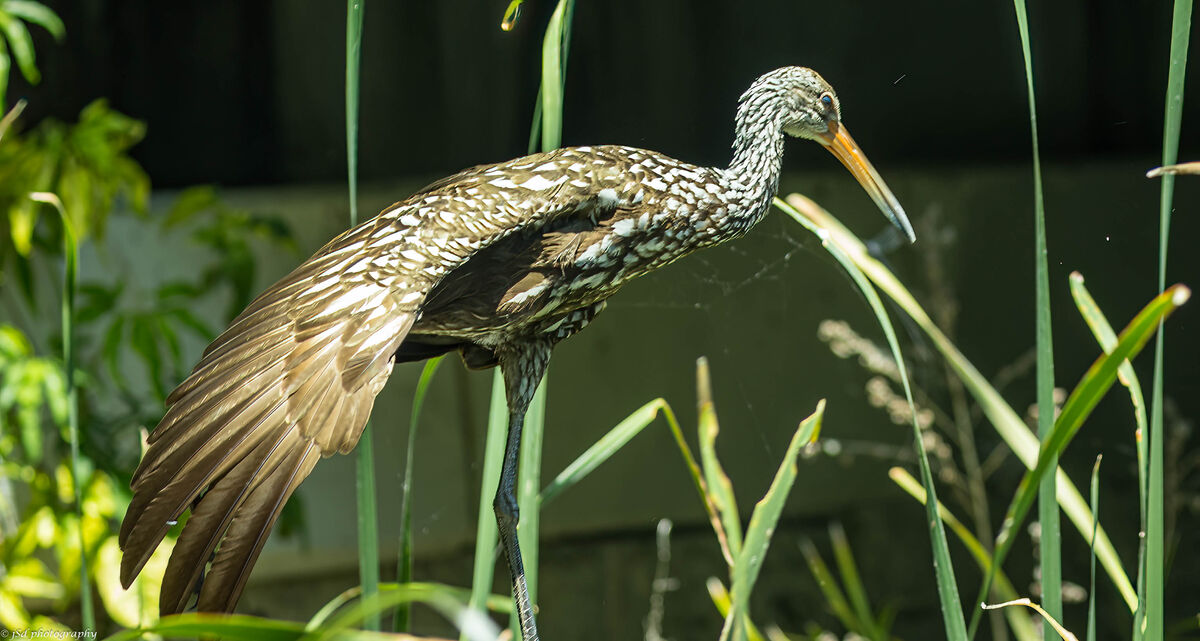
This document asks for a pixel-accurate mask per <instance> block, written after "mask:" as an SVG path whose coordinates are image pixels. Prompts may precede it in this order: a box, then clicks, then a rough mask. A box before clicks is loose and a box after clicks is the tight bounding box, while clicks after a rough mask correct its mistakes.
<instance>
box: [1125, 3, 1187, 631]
mask: <svg viewBox="0 0 1200 641" xmlns="http://www.w3.org/2000/svg"><path fill="white" fill-rule="evenodd" d="M1191 25H1192V1H1191V0H1175V8H1174V11H1173V12H1172V16H1171V54H1170V55H1171V64H1170V70H1169V71H1168V73H1167V96H1166V113H1165V114H1164V116H1163V155H1162V158H1163V162H1162V164H1163V165H1164V166H1166V165H1173V164H1175V162H1176V161H1177V160H1178V159H1179V131H1180V128H1181V127H1182V124H1183V88H1184V82H1183V81H1184V76H1185V72H1186V71H1187V50H1188V40H1189V38H1190V36H1191ZM1174 198H1175V176H1173V175H1166V176H1163V178H1162V187H1161V192H1160V195H1159V235H1158V288H1159V290H1162V289H1164V288H1165V287H1166V284H1167V246H1168V240H1169V238H1170V236H1171V210H1172V207H1173V206H1174V202H1173V201H1174ZM1164 340H1165V338H1164V335H1163V332H1161V331H1160V332H1159V333H1158V337H1157V338H1156V339H1155V345H1154V383H1153V387H1152V390H1151V393H1150V394H1151V403H1152V407H1153V412H1152V414H1151V416H1150V433H1149V435H1148V436H1149V440H1150V443H1149V479H1148V481H1149V482H1148V487H1147V492H1146V556H1145V559H1144V563H1145V564H1144V574H1145V589H1146V598H1145V600H1144V601H1143V603H1144V609H1145V637H1144V638H1146V639H1149V640H1150V641H1160V640H1161V639H1162V638H1163V636H1164V628H1163V625H1164V621H1163V599H1164V594H1163V588H1164V585H1163V584H1164V583H1165V581H1166V571H1165V567H1164V566H1165V554H1164V553H1165V549H1164V548H1165V545H1166V542H1165V541H1164V531H1163V527H1164V525H1163V442H1164V441H1165V440H1166V434H1165V432H1164V430H1163V357H1164V350H1163V341H1164ZM1136 625H1138V622H1135V626H1136Z"/></svg>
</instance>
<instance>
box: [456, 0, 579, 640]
mask: <svg viewBox="0 0 1200 641" xmlns="http://www.w3.org/2000/svg"><path fill="white" fill-rule="evenodd" d="M572 4H573V0H559V3H558V6H557V7H555V10H554V13H553V14H552V15H551V18H550V24H549V25H547V27H546V34H545V36H544V37H543V39H542V86H541V87H540V89H539V90H538V101H537V106H536V107H535V109H534V120H533V124H532V126H531V127H530V145H531V146H532V141H533V140H534V135H535V132H536V131H537V129H538V128H539V126H540V127H541V132H542V151H549V150H551V149H556V148H557V147H558V146H559V143H560V141H561V139H562V96H563V83H564V81H565V76H564V73H565V69H566V63H567V52H566V48H565V44H566V40H565V34H567V33H569V32H570V17H571V14H572V11H571V9H570V5H572ZM514 17H515V16H514ZM506 19H507V13H506ZM530 151H532V149H531V150H530ZM548 378H549V376H548V375H547V376H544V377H543V378H542V382H541V384H540V385H538V389H537V391H536V393H535V394H534V396H533V400H532V402H530V404H529V411H528V412H526V415H525V423H524V426H523V427H522V431H521V463H520V472H519V477H518V478H519V480H518V485H517V505H518V508H519V509H520V513H521V521H520V524H519V525H518V526H517V538H518V540H519V541H520V545H521V556H522V561H523V562H524V565H525V581H526V584H527V586H528V589H529V598H530V600H531V601H532V602H534V603H536V602H537V583H538V581H537V577H538V523H539V518H540V515H539V512H540V509H541V506H540V496H539V494H540V490H541V464H542V435H543V433H544V430H545V415H546V384H547V380H548ZM493 403H495V399H494V398H493ZM501 447H503V446H501ZM480 518H481V519H482V518H483V514H482V513H481V514H480ZM476 587H478V586H476ZM512 629H513V633H514V634H519V630H520V625H519V623H518V621H517V617H516V614H515V613H514V614H513V616H512Z"/></svg>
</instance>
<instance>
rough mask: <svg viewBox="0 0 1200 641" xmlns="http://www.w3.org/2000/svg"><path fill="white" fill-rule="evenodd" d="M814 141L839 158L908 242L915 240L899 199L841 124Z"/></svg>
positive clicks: (915, 237) (915, 236)
mask: <svg viewBox="0 0 1200 641" xmlns="http://www.w3.org/2000/svg"><path fill="white" fill-rule="evenodd" d="M817 142H819V143H821V144H822V145H824V146H825V148H826V149H828V150H829V152H830V153H832V154H833V155H834V156H837V159H838V160H840V161H842V164H843V165H845V166H846V169H849V170H850V173H851V174H853V175H854V178H855V179H856V180H857V181H858V184H860V185H862V186H863V189H865V190H867V193H868V194H870V195H871V200H874V201H875V204H876V205H878V206H879V209H880V210H881V211H883V215H885V216H887V217H888V220H890V221H892V224H893V225H895V226H896V227H897V228H898V229H899V230H900V231H902V232H904V236H905V238H908V242H910V243H915V242H917V235H916V234H914V233H913V228H912V225H911V224H910V223H909V222H908V216H906V215H904V208H903V207H901V206H900V201H898V200H896V196H895V194H893V193H892V190H891V189H888V186H887V183H885V182H883V178H880V177H879V172H877V171H875V167H873V166H871V162H870V161H869V160H867V157H866V156H865V155H863V152H862V150H861V149H859V148H858V143H856V142H854V139H853V138H851V137H850V132H849V131H846V126H845V125H843V124H841V123H838V124H836V125H834V126H833V127H831V128H830V130H829V133H828V134H826V135H825V136H818V137H817Z"/></svg>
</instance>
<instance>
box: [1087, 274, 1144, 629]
mask: <svg viewBox="0 0 1200 641" xmlns="http://www.w3.org/2000/svg"><path fill="white" fill-rule="evenodd" d="M1070 282H1071V296H1072V298H1074V299H1075V306H1076V307H1078V308H1079V314H1080V316H1082V317H1083V320H1084V322H1085V323H1087V326H1088V329H1090V330H1091V331H1092V335H1093V336H1095V337H1096V342H1097V343H1099V344H1100V347H1101V348H1102V349H1103V350H1104V351H1105V352H1106V353H1107V352H1111V351H1112V350H1113V348H1114V347H1116V345H1117V333H1116V332H1114V331H1113V328H1112V325H1110V324H1109V322H1108V319H1107V318H1105V316H1104V313H1103V312H1101V311H1100V306H1099V305H1097V304H1096V301H1095V299H1093V298H1092V295H1091V293H1090V292H1088V290H1087V287H1086V286H1085V285H1084V284H1083V275H1082V274H1080V273H1079V272H1072V273H1071V277H1070ZM1160 331H1161V328H1160ZM1117 380H1119V381H1120V382H1121V384H1122V385H1124V386H1125V387H1126V388H1128V389H1129V398H1130V401H1131V402H1132V404H1133V417H1134V421H1135V423H1136V425H1137V429H1136V430H1135V431H1134V447H1135V448H1136V450H1137V473H1138V516H1139V523H1140V527H1139V531H1140V532H1145V531H1146V483H1147V477H1148V471H1147V469H1146V463H1147V461H1146V434H1148V433H1149V427H1148V425H1147V421H1146V399H1145V397H1144V396H1143V395H1142V385H1141V382H1140V381H1139V380H1138V376H1137V373H1136V372H1135V371H1134V369H1133V365H1132V364H1131V363H1130V362H1129V361H1125V362H1124V363H1121V367H1120V368H1118V369H1117ZM1093 503H1094V501H1093ZM1093 520H1095V519H1093ZM1091 551H1092V554H1093V556H1094V555H1095V553H1096V549H1095V546H1091ZM1145 558H1146V537H1144V536H1141V537H1138V566H1137V568H1138V572H1137V603H1138V606H1137V610H1136V611H1135V612H1134V617H1133V620H1134V621H1137V622H1140V621H1141V620H1142V615H1143V609H1144V606H1145V603H1146V577H1145V566H1144V564H1143V561H1144V559H1145ZM1092 589H1093V590H1095V586H1093V588H1092ZM1132 638H1133V639H1134V641H1140V639H1141V638H1142V626H1141V625H1140V623H1139V624H1138V625H1136V626H1134V631H1133V635H1132Z"/></svg>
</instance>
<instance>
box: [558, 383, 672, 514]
mask: <svg viewBox="0 0 1200 641" xmlns="http://www.w3.org/2000/svg"><path fill="white" fill-rule="evenodd" d="M665 404H666V401H664V400H662V399H661V398H656V399H654V400H653V401H650V402H649V403H646V404H645V405H643V406H641V407H639V408H638V409H636V410H634V411H633V413H632V414H630V415H629V416H627V417H625V419H624V420H622V421H621V422H620V423H617V425H616V427H613V428H612V429H611V430H609V431H608V433H607V434H605V435H604V436H602V437H601V438H600V440H598V441H596V442H595V443H593V444H592V446H591V447H589V448H588V449H587V450H586V451H585V452H584V453H583V454H580V455H579V457H578V458H576V459H575V460H574V461H572V462H571V464H570V465H568V466H567V467H565V468H563V471H562V472H559V474H558V476H556V477H554V480H553V481H551V482H550V484H549V485H547V486H546V487H545V488H544V489H542V494H541V499H540V504H541V506H542V507H543V508H545V507H546V504H547V503H549V502H550V501H551V500H553V499H554V498H555V497H556V496H558V495H559V494H561V493H563V492H564V491H566V490H568V489H570V488H571V487H572V486H574V485H575V484H576V483H578V482H579V481H582V480H583V479H584V478H585V477H586V476H587V475H588V474H591V473H592V470H594V469H596V468H597V467H599V466H600V465H601V464H603V463H604V462H605V461H607V460H608V459H609V458H611V457H612V455H613V454H616V453H617V451H618V450H620V449H621V448H622V447H625V444H626V443H628V442H629V441H630V440H632V439H633V437H635V436H637V435H638V434H641V433H642V430H644V429H645V428H646V426H647V425H650V424H651V423H653V422H654V419H655V418H656V417H658V412H659V410H661V409H662V408H663V406H664V405H665Z"/></svg>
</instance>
